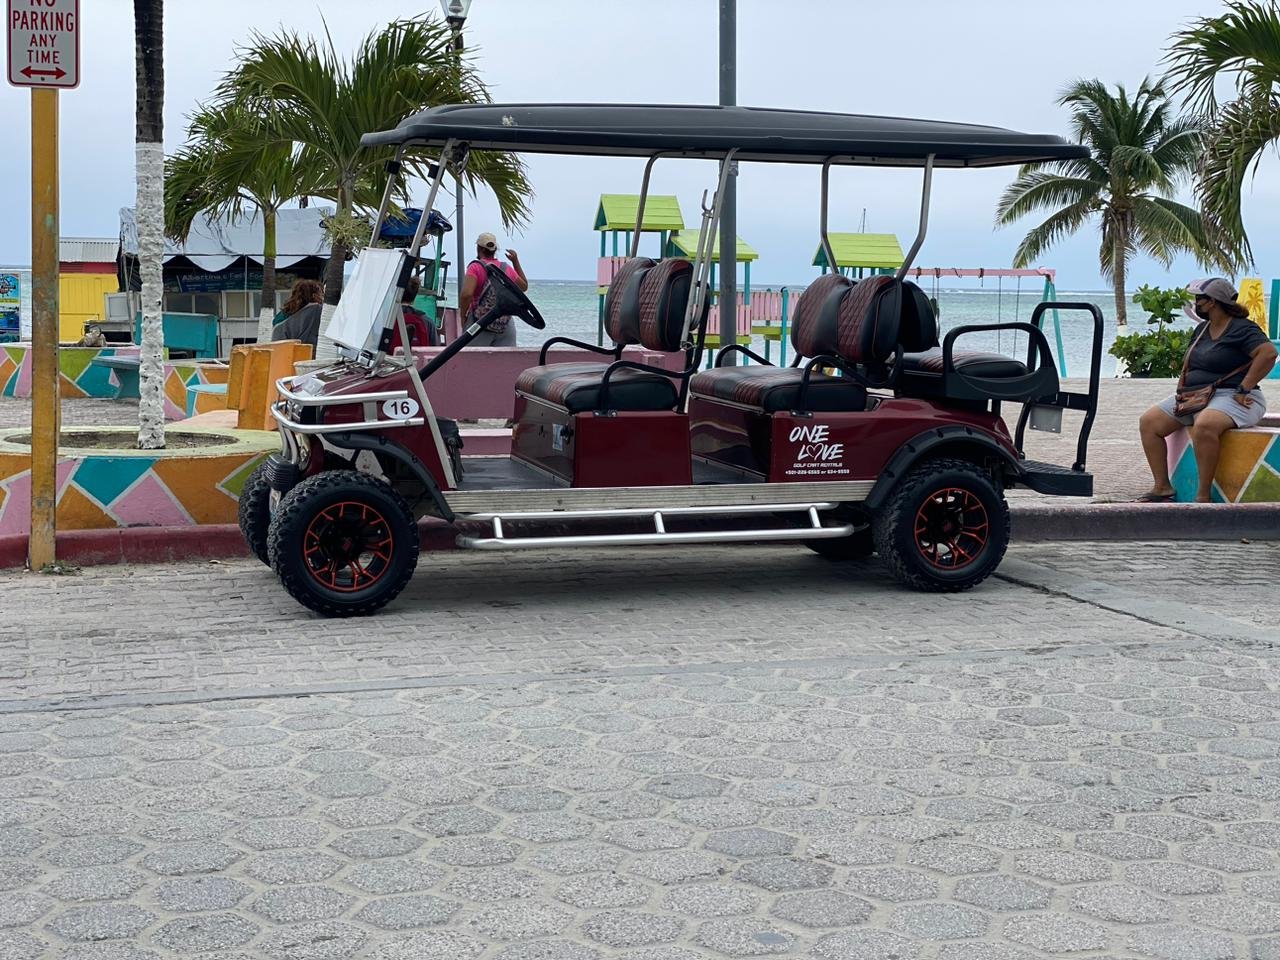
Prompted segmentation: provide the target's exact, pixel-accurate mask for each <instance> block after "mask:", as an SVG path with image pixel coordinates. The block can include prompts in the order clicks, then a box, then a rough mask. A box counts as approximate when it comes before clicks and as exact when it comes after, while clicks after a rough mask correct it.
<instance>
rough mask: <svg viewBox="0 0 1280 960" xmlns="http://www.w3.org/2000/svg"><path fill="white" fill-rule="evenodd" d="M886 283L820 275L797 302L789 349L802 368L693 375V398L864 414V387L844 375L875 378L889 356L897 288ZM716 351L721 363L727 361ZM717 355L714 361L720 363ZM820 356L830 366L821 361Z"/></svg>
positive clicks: (771, 409)
mask: <svg viewBox="0 0 1280 960" xmlns="http://www.w3.org/2000/svg"><path fill="white" fill-rule="evenodd" d="M895 284H896V281H894V280H893V278H891V277H872V278H870V279H867V280H864V281H862V282H860V283H854V282H853V281H851V280H849V279H848V278H847V277H844V276H841V275H840V274H838V273H828V274H824V275H822V276H821V277H819V278H818V279H817V280H815V281H814V282H813V283H811V284H809V286H807V287H805V289H804V291H803V292H802V293H801V294H800V296H799V298H798V299H797V300H796V309H795V315H794V317H793V318H792V321H791V345H792V348H793V349H794V350H795V355H796V358H797V362H798V361H799V359H800V358H801V357H809V358H816V362H815V359H811V361H810V363H809V365H808V366H811V367H814V369H813V370H811V371H809V373H808V383H807V385H806V384H805V376H806V369H805V368H803V367H799V366H795V367H772V366H750V367H716V368H715V369H714V370H705V371H703V372H702V373H699V374H697V375H696V376H695V377H694V378H693V381H692V383H691V384H690V390H691V391H692V393H693V395H694V396H695V397H698V398H700V399H703V400H711V401H715V402H721V403H732V404H735V405H738V406H743V407H750V408H752V409H754V410H757V411H759V412H761V413H778V412H780V411H783V410H796V411H802V412H806V413H841V412H857V411H861V410H865V409H866V406H867V391H866V386H865V385H864V383H863V382H859V379H857V378H855V377H854V376H849V375H847V374H848V373H853V372H854V371H857V370H862V371H866V372H875V373H878V372H879V371H881V369H882V368H884V366H885V364H887V363H888V361H889V360H890V359H891V358H892V355H893V352H894V348H895V346H896V342H897V329H898V323H897V313H898V308H897V305H896V300H897V289H896V287H895ZM725 355H726V354H725V351H721V353H720V357H724V356H725ZM720 357H718V358H717V362H718V361H719V359H720ZM822 358H826V360H828V361H830V363H824V362H823V360H822ZM837 363H839V364H840V365H842V366H844V367H845V368H846V375H845V376H839V377H835V376H829V375H827V374H824V373H820V372H818V370H817V369H816V368H817V366H819V365H822V366H827V365H831V366H834V365H836V364H837Z"/></svg>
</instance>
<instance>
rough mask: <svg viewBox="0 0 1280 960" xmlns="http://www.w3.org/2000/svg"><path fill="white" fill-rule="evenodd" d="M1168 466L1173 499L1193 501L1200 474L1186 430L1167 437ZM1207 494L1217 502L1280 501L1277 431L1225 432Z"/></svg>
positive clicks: (1266, 428) (1270, 429) (1279, 460)
mask: <svg viewBox="0 0 1280 960" xmlns="http://www.w3.org/2000/svg"><path fill="white" fill-rule="evenodd" d="M1169 466H1170V470H1169V476H1170V478H1171V479H1172V480H1173V488H1174V490H1175V491H1176V498H1175V499H1177V501H1178V502H1179V503H1184V502H1185V503H1189V502H1191V501H1193V500H1195V498H1196V489H1197V486H1198V485H1199V482H1200V471H1199V470H1197V469H1196V457H1195V451H1194V450H1193V449H1192V447H1191V444H1190V442H1189V441H1188V439H1187V431H1186V430H1179V431H1178V432H1177V433H1175V434H1174V435H1173V436H1171V437H1170V438H1169ZM1210 495H1211V497H1212V498H1213V500H1214V502H1216V503H1274V502H1278V501H1280V429H1277V428H1275V427H1254V428H1252V429H1250V430H1228V431H1227V432H1226V434H1224V435H1223V438H1222V455H1221V457H1220V459H1219V460H1218V470H1217V473H1215V474H1214V478H1213V487H1212V488H1211V490H1210Z"/></svg>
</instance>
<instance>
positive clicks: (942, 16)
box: [0, 0, 1280, 291]
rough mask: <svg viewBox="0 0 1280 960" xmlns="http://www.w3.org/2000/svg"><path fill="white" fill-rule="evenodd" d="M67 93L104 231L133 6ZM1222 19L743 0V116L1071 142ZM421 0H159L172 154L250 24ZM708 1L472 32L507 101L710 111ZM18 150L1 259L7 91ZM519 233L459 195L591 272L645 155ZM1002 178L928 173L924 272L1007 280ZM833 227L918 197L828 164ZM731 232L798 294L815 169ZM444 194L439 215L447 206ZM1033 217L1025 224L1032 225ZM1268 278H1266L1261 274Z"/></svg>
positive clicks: (553, 202)
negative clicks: (1092, 111)
mask: <svg viewBox="0 0 1280 960" xmlns="http://www.w3.org/2000/svg"><path fill="white" fill-rule="evenodd" d="M81 8H82V13H83V54H82V58H83V66H82V79H81V85H80V87H79V89H77V90H72V91H69V92H66V93H64V94H63V96H62V231H61V232H62V234H63V236H101V237H113V236H115V235H116V234H117V231H118V210H119V208H120V207H122V206H132V205H133V191H134V183H133V176H134V170H133V156H134V154H133V134H134V119H133V118H134V64H133V50H134V46H133V16H132V4H131V3H130V2H129V0H83V2H82V4H81ZM1219 9H1220V5H1219V4H1218V3H1216V2H1206V0H1200V2H1196V0H1071V2H1069V3H1068V2H1062V0H1054V2H1046V0H1032V2H1028V0H969V2H966V3H961V2H958V0H898V2H896V3H894V4H891V5H886V4H884V3H880V2H874V3H873V2H869V0H826V2H818V0H787V2H777V0H773V2H765V0H739V2H738V102H739V103H740V104H744V105H751V106H773V107H794V108H803V109H815V110H833V111H841V112H850V113H883V114H891V115H899V116H908V117H924V118H931V119H941V120H954V121H965V122H973V123H989V124H995V125H998V126H1007V127H1012V128H1015V129H1021V130H1026V131H1031V132H1057V133H1065V132H1066V117H1065V114H1064V112H1063V110H1062V109H1061V108H1059V107H1057V106H1055V104H1054V100H1055V98H1056V96H1057V94H1058V93H1059V92H1060V91H1061V90H1062V88H1063V87H1064V86H1065V85H1066V84H1067V83H1068V82H1069V81H1071V80H1072V79H1074V78H1077V77H1097V78H1100V79H1102V80H1104V81H1106V82H1108V83H1115V82H1122V83H1124V84H1126V85H1127V86H1129V87H1130V88H1133V87H1136V86H1137V84H1138V83H1139V82H1140V81H1141V79H1142V78H1143V76H1145V75H1146V74H1149V73H1158V72H1159V71H1160V65H1159V61H1160V58H1161V56H1162V53H1163V49H1164V47H1165V45H1166V43H1167V39H1168V37H1169V35H1170V33H1172V32H1173V31H1174V30H1176V29H1177V28H1179V27H1180V26H1181V25H1183V24H1184V23H1186V22H1187V21H1188V20H1189V19H1191V18H1192V17H1196V16H1203V15H1210V14H1213V13H1215V12H1216V11H1218V10H1219ZM427 10H430V11H436V12H438V10H439V6H438V4H437V3H435V2H430V3H428V2H426V0H420V2H411V0H363V2H354V0H270V2H263V0H218V2H216V3H211V2H197V0H169V2H168V3H167V4H166V10H165V73H166V78H165V80H166V90H165V142H166V145H167V147H168V148H169V149H170V150H172V149H173V148H174V147H176V146H177V145H178V144H180V143H181V142H182V140H183V138H184V134H185V126H186V116H187V114H188V113H189V112H190V111H191V109H192V107H193V106H194V105H195V104H196V103H197V102H198V101H200V100H201V99H203V98H206V97H207V96H208V94H209V91H210V90H211V89H212V87H213V85H214V83H215V82H216V80H217V79H218V78H219V77H220V76H221V75H222V73H224V72H225V71H226V70H227V69H228V67H229V66H230V65H231V63H232V62H233V59H234V56H235V50H236V47H237V45H240V44H243V43H244V42H245V41H246V40H247V39H248V38H249V36H250V34H251V32H252V31H253V30H255V29H256V30H261V31H266V32H273V31H276V30H279V29H281V27H282V26H284V27H287V28H289V29H291V30H297V31H301V32H305V33H317V32H320V31H321V30H322V29H323V27H322V23H321V18H322V17H323V19H324V20H325V21H327V23H328V25H329V29H330V31H331V33H332V35H333V37H334V39H335V42H336V43H337V44H338V45H339V47H340V48H342V49H343V50H344V51H345V50H348V49H350V48H353V47H354V46H355V44H356V42H357V40H358V39H359V38H360V37H362V36H363V35H364V34H365V33H367V32H368V31H370V30H373V29H376V28H378V27H379V26H381V25H383V24H385V23H386V22H387V21H389V20H393V19H396V18H398V17H404V16H411V15H415V14H418V13H421V12H423V11H427ZM717 12H718V3H717V2H716V0H645V2H634V0H536V2H531V0H475V2H474V4H473V6H472V10H471V16H470V18H469V19H468V21H467V24H466V38H467V44H468V47H469V49H471V50H472V51H473V52H474V54H475V56H476V58H477V61H478V63H479V66H480V69H481V71H482V73H483V76H484V78H485V79H486V80H487V82H488V83H489V86H490V89H491V90H492V93H493V96H494V99H495V100H496V101H498V102H502V101H532V102H538V101H602V102H610V101H612V102H651V103H652V102H672V103H704V102H706V103H714V102H715V101H716V99H717V97H718V85H717V65H716V53H717V46H716V27H717ZM0 97H3V108H4V111H5V115H6V116H8V117H9V118H10V119H9V129H10V130H11V131H13V133H12V134H11V138H10V144H11V148H10V149H8V150H6V151H4V154H3V156H0V179H2V181H3V182H4V183H6V184H8V187H9V200H8V203H7V205H6V206H7V208H8V209H9V211H10V218H9V223H10V229H9V230H8V231H6V232H5V233H4V234H3V236H0V262H8V263H29V262H30V229H29V222H30V206H29V196H30V191H29V189H28V183H29V176H30V150H29V146H30V141H29V135H28V131H29V129H30V102H29V95H28V93H27V91H25V90H19V89H16V88H13V87H6V88H4V90H3V93H0ZM529 168H530V173H531V176H532V180H533V184H534V187H535V189H536V190H537V197H536V199H535V201H534V207H533V210H534V214H533V219H532V223H531V225H530V226H529V227H528V228H527V229H526V230H525V232H524V234H523V235H519V236H514V237H504V236H502V232H501V229H500V224H499V222H498V220H497V217H496V216H495V214H494V209H495V207H494V204H493V202H492V198H490V197H487V196H485V195H483V194H482V195H481V196H480V197H478V198H475V199H469V203H468V207H467V216H466V232H467V234H468V235H474V234H475V233H476V232H478V231H479V230H481V229H491V230H494V231H496V232H498V233H499V236H500V240H501V241H502V242H503V243H504V245H505V244H508V243H509V245H511V246H515V247H517V248H518V249H519V251H520V253H521V255H522V256H521V258H522V260H523V261H524V263H525V266H526V268H527V269H528V271H529V273H530V275H531V276H533V277H540V278H564V279H579V278H581V279H586V278H591V277H594V274H595V267H594V261H595V257H596V256H597V254H598V252H599V250H598V238H597V237H596V235H595V234H594V233H593V232H592V230H591V226H592V220H593V216H594V213H595V207H596V202H597V198H598V196H599V195H600V194H601V193H634V192H636V191H637V190H638V189H639V180H640V170H641V163H640V162H639V161H632V160H607V159H596V158H561V157H534V158H531V159H530V160H529ZM1278 171H1280V167H1277V166H1276V165H1275V164H1274V162H1268V163H1266V164H1264V167H1263V170H1262V175H1261V176H1260V177H1259V178H1258V181H1257V183H1256V184H1255V186H1254V189H1253V191H1252V193H1251V194H1250V195H1249V196H1248V198H1247V211H1246V221H1247V224H1248V226H1249V228H1250V232H1251V237H1252V240H1253V245H1254V250H1255V253H1256V255H1257V257H1258V261H1259V263H1260V264H1261V270H1262V273H1263V275H1273V274H1274V273H1275V271H1276V270H1277V269H1280V268H1278V267H1277V266H1276V261H1277V257H1278V256H1280V230H1278V229H1277V228H1278V227H1280V214H1278V213H1277V205H1276V203H1275V201H1276V199H1277V196H1278V195H1280V184H1278V183H1277V176H1276V174H1277V172H1278ZM712 175H713V167H712V165H711V164H708V163H695V162H690V161H685V162H675V161H671V162H668V163H667V164H665V168H664V164H663V163H659V164H658V166H657V169H656V172H655V174H654V184H653V190H654V191H655V192H661V193H675V194H677V195H678V196H679V198H680V202H681V206H682V208H683V211H684V217H685V222H686V224H687V225H690V226H696V225H697V210H698V200H699V197H700V195H701V191H702V189H703V188H704V187H706V186H710V185H711V183H712ZM1012 175H1013V171H1012V170H1011V169H997V170H985V171H970V170H959V171H942V172H940V173H939V174H938V175H937V176H936V177H935V189H934V203H933V208H932V209H933V212H932V220H931V229H930V234H929V239H928V240H927V241H926V244H925V246H924V249H923V250H922V251H921V254H920V257H919V263H920V264H921V265H925V266H964V267H977V266H988V267H994V266H1009V264H1010V260H1011V258H1012V255H1013V251H1014V249H1015V247H1016V246H1017V243H1018V240H1019V239H1020V237H1021V234H1022V231H1020V230H1018V229H1016V228H1013V229H1004V230H999V231H996V230H993V227H992V222H993V212H994V208H995V203H996V199H997V197H998V196H999V194H1000V191H1001V189H1002V188H1003V187H1004V186H1005V185H1006V184H1007V183H1008V182H1009V180H1010V179H1011V178H1012ZM832 185H833V194H832V208H831V229H833V230H841V229H843V230H857V229H858V224H859V221H860V220H861V216H862V211H863V208H866V211H867V214H866V217H867V229H868V230H869V231H873V232H895V233H897V234H899V236H900V237H902V238H903V246H904V247H905V246H906V245H907V242H908V241H909V239H910V237H911V235H912V233H913V231H914V227H915V223H916V216H917V205H918V202H919V185H918V174H914V173H909V172H901V171H900V172H892V171H869V170H868V171H863V170H840V171H836V172H835V173H834V174H833V178H832ZM738 197H739V201H738V203H739V213H738V225H739V233H740V234H741V235H742V236H743V237H744V238H745V239H746V240H747V241H748V242H749V243H751V244H752V245H753V246H754V247H755V248H756V249H757V250H758V251H759V252H760V257H761V259H760V261H759V263H758V264H757V265H756V266H755V267H754V268H753V271H754V274H755V275H754V277H753V280H754V279H756V278H758V279H759V280H761V281H774V282H780V281H802V280H804V279H806V278H809V277H811V276H813V274H814V270H813V268H812V267H809V266H808V264H809V262H810V259H811V258H812V256H813V252H814V249H815V247H816V244H817V230H818V173H817V170H816V168H808V167H797V166H779V165H769V166H762V165H754V166H753V165H746V164H744V165H743V167H742V175H741V177H740V178H739V190H738ZM450 203H451V201H449V200H447V199H446V200H445V203H444V204H441V205H442V206H446V205H448V204H450ZM1029 225H1030V224H1028V226H1029ZM1097 248H1098V240H1097V234H1096V232H1094V231H1087V232H1084V233H1082V234H1080V235H1079V236H1077V237H1075V238H1074V239H1072V240H1070V241H1067V242H1065V243H1063V244H1062V245H1061V246H1060V247H1058V248H1057V249H1055V250H1054V251H1053V252H1052V253H1051V254H1050V255H1048V256H1047V257H1046V258H1045V262H1044V265H1045V266H1052V267H1056V268H1057V270H1058V271H1059V283H1058V286H1059V289H1060V290H1062V291H1067V290H1072V289H1076V290H1079V289H1096V288H1099V287H1101V286H1102V283H1101V281H1100V278H1099V274H1098V267H1097V262H1098V256H1097ZM1268 271H1270V273H1269V272H1268ZM1202 274H1203V271H1202V270H1200V269H1198V268H1196V266H1195V265H1194V263H1191V262H1189V261H1181V262H1179V263H1178V264H1176V265H1175V267H1174V270H1173V273H1172V277H1171V276H1170V275H1169V274H1167V273H1166V272H1165V271H1164V269H1163V268H1161V267H1160V266H1159V265H1157V264H1154V263H1152V262H1149V261H1140V262H1139V263H1138V264H1137V265H1136V268H1135V270H1134V271H1133V281H1134V282H1135V283H1141V282H1154V283H1163V282H1167V281H1168V280H1170V279H1175V278H1176V279H1177V280H1179V281H1181V280H1184V279H1186V278H1188V277H1194V276H1200V275H1202Z"/></svg>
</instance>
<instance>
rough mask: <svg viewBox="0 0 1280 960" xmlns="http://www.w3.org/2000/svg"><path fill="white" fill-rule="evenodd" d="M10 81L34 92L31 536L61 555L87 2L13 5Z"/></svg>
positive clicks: (41, 552)
mask: <svg viewBox="0 0 1280 960" xmlns="http://www.w3.org/2000/svg"><path fill="white" fill-rule="evenodd" d="M8 20H9V34H8V41H9V42H8V47H9V82H10V83H12V84H13V85H14V86H18V87H31V88H32V89H31V311H32V317H31V539H30V541H29V545H28V547H27V563H28V564H29V565H30V566H31V569H32V570H40V569H42V568H43V567H46V566H48V565H49V564H51V563H53V562H54V560H55V559H56V558H57V552H56V549H55V544H56V537H57V507H58V480H57V476H58V429H59V427H60V426H61V424H60V422H59V421H60V420H61V417H62V410H61V405H60V402H59V399H58V88H59V87H75V86H77V85H78V84H79V83H80V0H9V4H8Z"/></svg>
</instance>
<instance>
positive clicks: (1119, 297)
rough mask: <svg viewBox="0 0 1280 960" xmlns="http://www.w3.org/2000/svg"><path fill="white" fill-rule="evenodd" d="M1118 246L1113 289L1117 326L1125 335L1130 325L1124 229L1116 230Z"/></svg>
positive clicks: (1113, 256)
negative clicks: (1125, 286) (1126, 288)
mask: <svg viewBox="0 0 1280 960" xmlns="http://www.w3.org/2000/svg"><path fill="white" fill-rule="evenodd" d="M1115 243H1116V246H1115V250H1114V251H1112V254H1111V260H1112V266H1113V268H1114V269H1113V270H1112V278H1111V282H1112V289H1113V290H1114V291H1115V295H1116V326H1117V327H1119V328H1120V330H1119V333H1120V335H1121V336H1123V335H1124V334H1125V333H1127V332H1128V325H1129V303H1128V301H1127V300H1126V299H1125V295H1124V279H1125V277H1124V274H1125V254H1126V253H1127V250H1126V249H1125V247H1126V244H1125V239H1124V235H1123V231H1117V232H1116V241H1115Z"/></svg>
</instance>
